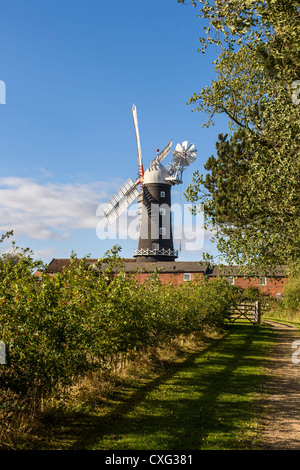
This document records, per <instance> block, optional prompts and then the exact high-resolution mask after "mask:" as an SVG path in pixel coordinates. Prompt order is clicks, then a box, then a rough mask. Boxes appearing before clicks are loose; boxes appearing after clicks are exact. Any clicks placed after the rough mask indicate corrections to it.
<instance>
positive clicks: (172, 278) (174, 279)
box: [136, 273, 203, 285]
mask: <svg viewBox="0 0 300 470" xmlns="http://www.w3.org/2000/svg"><path fill="white" fill-rule="evenodd" d="M148 276H149V274H148V273H139V274H137V275H136V278H137V280H138V281H139V282H141V283H143V282H145V280H146V279H147V277H148ZM159 278H160V280H161V281H162V282H163V283H166V284H167V283H169V282H170V283H172V284H174V285H178V284H182V283H183V282H184V281H183V273H160V274H159ZM202 278H203V274H202V273H191V281H196V280H199V281H201V280H202Z"/></svg>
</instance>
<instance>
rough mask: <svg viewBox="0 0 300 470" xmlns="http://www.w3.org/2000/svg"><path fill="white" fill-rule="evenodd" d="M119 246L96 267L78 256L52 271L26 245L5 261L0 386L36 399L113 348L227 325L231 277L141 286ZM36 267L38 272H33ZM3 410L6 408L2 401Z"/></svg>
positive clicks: (100, 362)
mask: <svg viewBox="0 0 300 470" xmlns="http://www.w3.org/2000/svg"><path fill="white" fill-rule="evenodd" d="M118 253H119V248H118V247H114V248H113V250H111V251H110V252H108V253H106V254H105V256H104V258H103V259H99V260H98V262H97V263H96V264H95V265H94V266H92V265H91V264H90V263H89V260H88V258H84V259H82V260H78V259H77V257H76V254H75V253H72V255H71V258H70V266H69V267H68V268H65V269H64V270H63V272H61V273H58V274H56V275H55V276H50V275H48V274H45V273H44V272H43V266H41V264H40V263H39V262H35V261H34V260H33V259H32V257H31V254H30V253H29V252H27V251H25V252H23V253H19V257H18V262H17V263H14V262H11V261H8V262H5V263H0V281H1V282H0V339H1V340H2V341H4V343H5V344H6V349H7V364H6V365H2V366H1V368H0V389H2V390H6V391H7V390H10V391H11V392H12V393H13V394H15V396H18V397H21V398H23V399H25V401H27V403H29V402H31V401H36V402H39V400H41V398H43V397H49V396H51V394H52V393H53V392H54V390H55V389H56V388H57V386H58V385H60V386H68V385H69V384H71V383H72V382H73V381H74V379H76V378H78V377H80V376H82V375H84V374H86V373H88V372H89V371H92V370H95V369H97V368H103V367H106V366H107V362H106V361H107V359H109V357H111V355H114V354H120V353H126V352H130V351H140V350H142V349H144V348H147V347H149V346H157V345H158V344H159V343H160V342H162V341H168V340H170V339H171V338H175V337H176V336H178V335H180V334H185V333H189V332H192V331H195V330H200V331H201V330H203V329H205V328H216V327H222V326H224V322H225V320H226V317H227V315H228V312H229V308H230V305H231V303H232V292H231V288H230V286H229V285H228V283H226V282H222V281H218V282H217V281H212V282H209V283H197V282H195V283H192V282H188V283H184V284H183V285H181V286H172V285H171V284H167V285H163V284H161V282H160V281H159V278H158V276H157V275H156V276H149V278H148V280H147V281H146V282H145V283H144V284H142V285H141V284H139V283H138V281H137V277H136V276H135V275H134V274H133V275H130V276H127V277H126V276H125V273H124V271H123V270H122V263H123V261H122V259H121V258H120V257H119V255H118ZM37 268H39V269H40V270H41V271H42V272H41V277H37V276H35V275H33V272H34V271H35V269H37ZM0 408H1V407H0Z"/></svg>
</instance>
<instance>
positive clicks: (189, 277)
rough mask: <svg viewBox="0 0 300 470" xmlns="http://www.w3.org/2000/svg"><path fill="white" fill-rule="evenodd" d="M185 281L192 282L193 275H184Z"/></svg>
mask: <svg viewBox="0 0 300 470" xmlns="http://www.w3.org/2000/svg"><path fill="white" fill-rule="evenodd" d="M183 280H184V281H190V280H191V273H183Z"/></svg>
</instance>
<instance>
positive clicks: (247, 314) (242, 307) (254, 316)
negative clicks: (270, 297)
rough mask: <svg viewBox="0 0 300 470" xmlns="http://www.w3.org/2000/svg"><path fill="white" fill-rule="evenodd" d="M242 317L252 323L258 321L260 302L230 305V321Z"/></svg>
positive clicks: (232, 321)
mask: <svg viewBox="0 0 300 470" xmlns="http://www.w3.org/2000/svg"><path fill="white" fill-rule="evenodd" d="M239 318H244V319H246V320H248V321H250V323H252V324H253V325H255V324H257V323H260V302H255V303H243V304H236V305H234V306H232V307H231V315H230V323H234V322H235V321H236V320H238V319H239Z"/></svg>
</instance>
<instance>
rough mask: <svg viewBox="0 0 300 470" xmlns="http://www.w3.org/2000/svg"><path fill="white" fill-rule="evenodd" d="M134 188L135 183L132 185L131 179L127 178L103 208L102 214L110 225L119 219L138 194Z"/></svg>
mask: <svg viewBox="0 0 300 470" xmlns="http://www.w3.org/2000/svg"><path fill="white" fill-rule="evenodd" d="M136 186H137V185H136V183H134V182H133V181H132V179H131V178H128V180H127V181H125V183H124V184H123V185H122V186H121V187H120V188H119V189H118V191H116V192H115V194H114V195H113V196H112V197H111V198H110V199H109V201H107V203H106V204H105V205H104V206H103V212H104V214H105V216H106V218H107V220H108V222H109V223H110V224H112V223H113V222H114V221H115V220H116V219H117V218H118V217H120V215H121V214H122V213H123V212H124V211H125V210H126V209H127V207H129V206H130V204H131V203H132V202H133V201H134V200H135V199H136V198H137V197H138V195H139V192H138V190H137V187H136Z"/></svg>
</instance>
